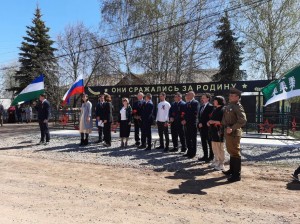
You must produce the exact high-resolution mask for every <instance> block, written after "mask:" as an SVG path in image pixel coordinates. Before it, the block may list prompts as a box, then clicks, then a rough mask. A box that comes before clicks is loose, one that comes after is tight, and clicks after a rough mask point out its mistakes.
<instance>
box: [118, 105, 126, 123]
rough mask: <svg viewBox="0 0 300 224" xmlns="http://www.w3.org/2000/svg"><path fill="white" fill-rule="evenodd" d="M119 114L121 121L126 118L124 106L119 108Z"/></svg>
mask: <svg viewBox="0 0 300 224" xmlns="http://www.w3.org/2000/svg"><path fill="white" fill-rule="evenodd" d="M120 114H121V121H125V120H127V118H126V109H125V107H122V109H121V110H120Z"/></svg>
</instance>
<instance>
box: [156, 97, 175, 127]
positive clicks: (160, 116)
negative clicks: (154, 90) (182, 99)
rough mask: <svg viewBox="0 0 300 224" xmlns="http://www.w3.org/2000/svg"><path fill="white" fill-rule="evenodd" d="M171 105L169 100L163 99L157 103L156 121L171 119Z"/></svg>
mask: <svg viewBox="0 0 300 224" xmlns="http://www.w3.org/2000/svg"><path fill="white" fill-rule="evenodd" d="M170 108H171V105H170V104H169V102H168V101H161V102H160V103H159V104H158V105H157V114H156V121H159V122H167V121H169V110H170Z"/></svg>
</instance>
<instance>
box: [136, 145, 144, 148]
mask: <svg viewBox="0 0 300 224" xmlns="http://www.w3.org/2000/svg"><path fill="white" fill-rule="evenodd" d="M137 148H138V149H144V148H146V146H145V145H140V146H139V147H137Z"/></svg>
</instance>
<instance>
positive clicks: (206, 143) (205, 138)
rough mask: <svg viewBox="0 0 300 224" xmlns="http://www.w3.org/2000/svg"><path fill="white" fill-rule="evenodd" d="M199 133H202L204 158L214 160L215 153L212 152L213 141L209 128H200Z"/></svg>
mask: <svg viewBox="0 0 300 224" xmlns="http://www.w3.org/2000/svg"><path fill="white" fill-rule="evenodd" d="M199 131H200V136H201V144H202V149H203V157H204V158H207V159H208V158H210V159H213V158H214V153H213V151H212V147H211V141H210V139H209V137H208V128H207V127H203V128H199ZM207 146H208V147H209V155H208V147H207Z"/></svg>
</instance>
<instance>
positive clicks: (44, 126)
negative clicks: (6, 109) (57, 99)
mask: <svg viewBox="0 0 300 224" xmlns="http://www.w3.org/2000/svg"><path fill="white" fill-rule="evenodd" d="M44 86H45V85H44V75H43V74H41V75H40V76H38V77H37V78H35V79H34V80H33V81H32V82H31V83H30V84H29V85H28V86H27V87H26V88H25V89H23V90H22V91H21V92H20V94H19V95H18V96H17V97H16V98H15V99H14V100H13V102H12V104H11V105H12V106H15V105H18V104H22V103H23V102H25V101H30V100H34V99H36V98H38V97H39V100H40V103H39V104H38V105H37V106H36V105H35V106H36V107H35V108H36V110H37V112H38V121H39V126H40V131H41V139H40V142H39V143H38V144H45V145H47V144H49V142H50V134H49V128H48V122H49V118H50V103H49V102H48V100H47V99H46V95H45V93H44V92H45V88H44ZM45 138H46V142H45Z"/></svg>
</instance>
